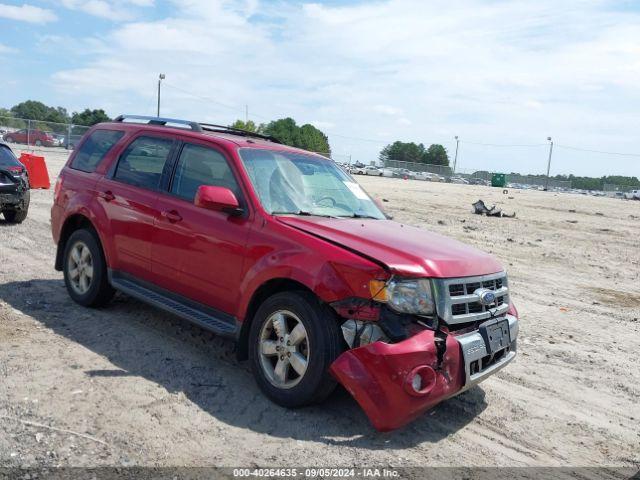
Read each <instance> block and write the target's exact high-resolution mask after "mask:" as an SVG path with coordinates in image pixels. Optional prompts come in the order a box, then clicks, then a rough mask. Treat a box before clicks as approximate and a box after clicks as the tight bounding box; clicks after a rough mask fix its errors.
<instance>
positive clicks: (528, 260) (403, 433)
mask: <svg viewBox="0 0 640 480" xmlns="http://www.w3.org/2000/svg"><path fill="white" fill-rule="evenodd" d="M64 159H65V155H64V154H56V155H53V154H48V156H47V161H48V163H49V168H50V171H51V172H52V174H54V173H57V172H58V171H59V169H60V168H61V166H62V162H63V161H64ZM359 180H361V181H362V184H363V185H364V186H365V188H366V189H367V190H368V191H369V192H371V193H372V194H374V195H376V196H378V197H380V198H383V199H385V200H387V201H388V202H387V203H385V205H386V206H387V207H388V210H389V212H391V213H392V214H393V215H395V218H396V220H398V221H400V222H406V223H410V224H414V225H419V226H421V227H424V228H428V229H431V230H434V231H436V232H439V233H443V234H446V235H449V236H451V237H454V238H457V239H460V240H463V241H465V242H468V243H470V244H473V245H475V246H477V247H479V248H482V249H484V250H488V251H491V252H493V253H494V254H495V255H497V256H498V257H499V258H500V259H501V260H502V262H503V263H504V265H505V266H506V267H507V268H508V271H509V274H510V279H511V287H512V297H513V299H514V300H515V302H516V305H517V306H518V308H519V310H520V314H521V317H522V318H521V329H520V341H519V348H520V353H519V356H518V358H517V360H516V361H515V362H514V363H513V364H511V365H510V366H509V367H508V368H507V369H505V370H503V371H501V372H500V373H499V374H497V375H496V376H494V377H492V378H490V379H489V380H487V381H486V382H485V383H483V384H482V385H481V386H480V387H477V388H474V389H472V390H470V391H469V392H466V393H465V394H463V395H461V396H459V397H457V398H453V399H451V400H449V401H447V402H445V403H443V404H441V405H439V406H438V407H436V408H435V409H433V410H432V411H430V412H428V413H427V414H426V415H424V416H423V417H422V418H420V419H419V420H418V421H416V422H414V423H413V424H411V425H409V426H408V427H406V428H404V429H402V430H399V431H395V432H391V433H387V434H380V433H377V432H375V431H374V430H373V429H372V428H371V426H370V425H369V424H368V422H367V419H366V417H365V416H364V414H363V413H362V412H361V411H360V410H359V408H358V406H357V405H356V404H355V402H354V401H352V400H351V398H350V397H349V396H348V395H347V394H346V393H345V392H344V391H339V392H337V393H336V394H334V395H333V396H332V397H331V398H330V399H329V400H328V401H327V402H326V403H325V404H324V405H321V406H317V407H313V408H306V409H301V410H297V411H294V412H291V411H287V410H285V409H283V408H280V407H278V406H276V405H274V404H272V403H270V402H269V401H268V400H267V399H265V398H264V397H263V396H262V395H261V393H260V392H259V391H258V388H257V387H256V385H255V384H254V382H253V379H252V377H251V375H250V373H249V372H248V369H247V366H246V365H245V364H243V363H238V362H237V361H236V360H235V358H234V355H233V353H232V350H233V345H232V344H231V342H228V341H225V340H221V339H217V338H215V337H213V336H211V335H210V334H208V333H205V332H203V331H201V330H199V329H198V328H195V327H191V326H190V325H188V324H186V323H185V322H183V321H181V320H180V319H177V318H175V317H173V316H171V315H168V314H164V313H162V312H159V311H157V310H154V309H153V308H151V307H147V306H145V305H143V304H141V303H139V302H137V301H134V300H132V299H130V298H127V297H125V296H123V295H118V297H117V298H116V300H115V301H114V302H113V304H112V305H111V306H109V307H108V308H106V309H103V310H98V311H94V310H87V309H83V308H81V307H79V306H77V305H75V304H74V303H72V301H71V300H70V299H69V297H68V296H67V293H66V291H65V288H64V285H63V281H62V275H61V274H60V273H58V272H55V271H54V270H53V259H54V245H53V243H52V242H51V237H50V232H49V208H50V204H51V198H52V192H51V191H43V190H39V191H34V192H33V194H32V208H31V212H30V215H29V218H28V219H27V221H25V223H23V224H22V225H19V226H9V225H7V224H4V223H0V465H3V466H18V465H20V466H42V465H47V466H54V465H63V466H98V465H153V466H183V465H187V466H211V465H224V466H253V465H259V466H278V467H284V466H335V465H344V466H359V465H393V466H425V465H455V466H460V465H466V466H472V465H498V466H504V465H509V466H525V465H537V466H559V465H563V466H596V465H608V466H628V467H633V466H636V467H637V466H638V465H640V428H639V427H640V401H639V398H640V397H639V395H640V368H639V367H640V354H639V353H638V352H639V351H640V320H639V318H640V288H639V285H640V245H639V239H640V202H630V201H620V200H613V199H606V198H591V197H583V196H573V195H556V194H553V193H543V192H528V191H526V192H525V191H510V192H509V194H507V195H504V194H503V193H502V191H501V190H499V189H491V188H488V187H471V186H459V185H446V184H435V183H429V182H418V181H403V180H395V179H382V178H362V177H360V178H359ZM478 198H482V199H484V200H485V201H486V202H488V203H497V204H498V205H499V206H500V207H502V208H503V209H505V210H507V211H515V212H517V218H515V219H499V218H486V217H478V216H475V215H472V214H471V207H470V205H471V203H472V202H474V201H475V200H477V199H478Z"/></svg>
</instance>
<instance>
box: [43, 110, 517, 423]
mask: <svg viewBox="0 0 640 480" xmlns="http://www.w3.org/2000/svg"><path fill="white" fill-rule="evenodd" d="M51 218H52V221H51V225H52V230H53V238H54V240H55V241H56V243H57V246H58V247H57V256H56V262H55V266H56V269H57V270H62V271H63V272H64V279H65V283H66V286H67V290H68V292H69V295H70V296H71V297H72V298H73V299H74V300H75V301H76V302H78V303H79V304H81V305H85V306H88V307H96V306H101V305H105V304H106V303H107V302H108V301H109V299H111V297H112V295H113V294H114V291H115V290H119V291H121V292H124V293H126V294H129V295H131V296H133V297H136V298H138V299H141V300H143V301H145V302H148V303H150V304H152V305H155V306H157V307H159V308H162V309H164V310H167V311H169V312H173V313H174V314H176V315H179V316H180V317H183V318H185V319H187V320H189V321H191V322H194V323H196V324H198V325H200V326H201V327H202V328H205V329H208V330H211V331H213V332H215V333H217V334H220V335H226V336H229V337H232V338H234V339H235V340H236V341H237V343H238V352H239V355H240V357H241V358H248V359H249V360H250V362H251V367H252V370H253V373H254V375H255V378H256V381H257V383H258V385H259V386H260V388H261V389H262V390H263V392H264V393H265V394H266V395H267V396H268V397H269V398H271V399H272V400H274V401H275V402H277V403H278V404H280V405H283V406H287V407H297V406H301V405H306V404H310V403H313V402H319V401H321V400H323V399H324V398H325V397H327V395H329V394H330V393H331V391H332V390H333V389H334V387H335V386H336V384H337V383H338V382H339V383H341V384H342V385H344V387H345V388H346V389H347V390H348V391H349V392H350V393H351V394H352V395H353V396H354V398H355V399H356V400H357V401H358V403H359V404H360V405H361V406H362V408H363V409H364V410H365V412H366V413H367V415H368V416H369V418H370V420H371V421H372V423H373V424H374V426H375V427H376V428H378V429H380V430H389V429H393V428H397V427H400V426H402V425H404V424H406V423H407V422H409V421H411V420H412V419H414V418H415V417H417V416H418V415H420V414H421V413H422V412H424V411H425V410H426V409H428V408H430V407H432V406H433V405H435V404H436V403H438V402H440V401H442V400H444V399H446V398H448V397H451V396H453V395H456V394H458V393H460V392H462V391H464V390H466V389H468V388H470V387H471V386H473V385H476V384H477V383H479V382H480V381H482V380H484V379H485V378H487V376H489V375H491V374H492V373H494V372H496V371H497V370H499V369H500V368H502V367H503V366H505V365H506V364H507V363H509V362H510V361H511V360H512V359H513V358H514V357H515V354H516V337H517V335H518V315H517V312H516V309H515V308H514V307H513V305H512V304H511V303H510V300H509V290H508V285H507V276H506V274H505V272H504V270H503V268H502V266H501V265H500V264H499V263H498V262H497V261H496V260H495V259H494V258H493V257H491V256H490V255H488V254H485V253H482V252H480V251H478V250H475V249H473V248H471V247H468V246H466V245H464V244H462V243H459V242H457V241H455V240H452V239H450V238H446V237H442V236H439V235H436V234H433V233H430V232H428V231H425V230H421V229H419V228H415V227H411V226H409V225H403V224H399V223H396V222H393V221H391V220H389V219H388V218H387V217H386V216H385V214H384V213H383V211H382V210H381V209H380V208H379V207H378V205H377V204H376V202H375V201H373V200H372V199H371V198H370V197H369V196H368V195H367V194H366V193H365V192H364V191H363V190H362V188H361V187H360V186H359V185H358V184H357V183H356V182H355V181H354V180H353V179H352V178H351V177H350V176H349V175H348V174H347V173H345V172H344V170H342V169H341V168H339V167H338V166H337V165H336V164H335V163H334V162H333V161H332V160H330V159H328V158H325V157H322V156H319V155H316V154H313V153H309V152H306V151H303V150H299V149H296V148H291V147H287V146H284V145H281V144H280V143H278V141H277V140H275V139H273V138H269V137H264V136H260V135H257V134H253V133H248V132H244V131H240V130H234V129H231V128H227V127H220V126H215V125H208V124H202V123H195V122H187V121H182V120H175V119H164V118H152V117H138V116H127V117H124V116H121V117H118V118H117V119H116V120H115V121H114V122H112V123H102V124H99V125H96V126H94V127H93V128H92V129H91V130H90V131H89V132H88V133H87V134H86V136H85V137H84V139H83V140H82V141H81V143H80V144H79V146H78V148H77V149H76V150H75V151H74V152H73V153H72V154H71V156H70V158H69V161H68V163H67V165H66V166H65V167H64V168H63V170H62V172H61V174H60V177H59V179H58V183H57V184H56V188H55V197H54V205H53V207H52V210H51Z"/></svg>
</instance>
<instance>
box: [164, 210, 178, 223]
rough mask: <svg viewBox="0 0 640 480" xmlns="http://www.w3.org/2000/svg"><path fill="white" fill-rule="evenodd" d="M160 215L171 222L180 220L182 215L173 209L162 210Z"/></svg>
mask: <svg viewBox="0 0 640 480" xmlns="http://www.w3.org/2000/svg"><path fill="white" fill-rule="evenodd" d="M161 215H162V216H163V217H164V218H166V219H167V220H169V221H170V222H171V223H176V222H179V221H180V220H182V217H181V216H180V214H179V213H178V212H176V211H175V210H165V211H164V212H162V213H161Z"/></svg>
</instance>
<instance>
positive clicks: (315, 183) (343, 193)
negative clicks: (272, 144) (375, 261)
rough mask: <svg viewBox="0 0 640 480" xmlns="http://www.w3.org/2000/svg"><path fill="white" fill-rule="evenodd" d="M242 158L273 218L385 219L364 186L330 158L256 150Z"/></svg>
mask: <svg viewBox="0 0 640 480" xmlns="http://www.w3.org/2000/svg"><path fill="white" fill-rule="evenodd" d="M240 157H241V158H242V161H243V163H244V165H245V168H246V169H247V172H248V174H249V177H250V178H251V182H252V183H253V187H254V188H255V190H256V193H257V194H258V196H259V197H260V202H261V203H262V206H263V207H264V209H265V210H266V211H267V212H269V213H271V214H275V215H277V214H295V215H319V216H327V217H355V218H375V219H383V218H385V217H384V214H383V213H382V212H381V211H380V209H379V208H378V207H377V206H376V204H375V203H374V202H373V200H371V198H369V196H368V195H367V194H366V193H365V192H364V190H362V188H360V185H358V184H357V183H356V182H354V181H353V179H352V178H351V177H350V176H349V175H347V174H346V173H345V172H344V170H342V169H341V168H340V167H338V166H337V165H336V164H335V163H334V162H333V161H332V160H330V159H328V158H323V157H319V156H314V155H306V154H303V153H297V152H282V151H273V150H261V149H254V148H241V149H240Z"/></svg>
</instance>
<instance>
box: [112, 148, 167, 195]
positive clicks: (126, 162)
mask: <svg viewBox="0 0 640 480" xmlns="http://www.w3.org/2000/svg"><path fill="white" fill-rule="evenodd" d="M172 148H173V140H171V139H169V138H160V137H138V138H136V139H135V140H134V141H133V142H131V143H130V144H129V146H128V147H127V148H126V150H125V151H124V153H123V154H122V155H121V156H120V160H119V162H118V166H117V168H116V172H115V174H114V176H113V178H114V179H115V180H118V181H120V182H123V183H128V184H130V185H135V186H137V187H141V188H146V189H148V190H157V189H158V188H159V187H160V180H161V179H162V171H163V170H164V166H165V163H166V162H167V159H168V158H169V156H170V155H171V150H172Z"/></svg>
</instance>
